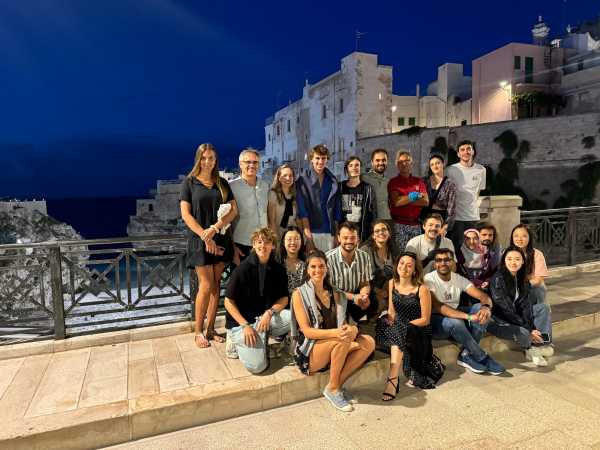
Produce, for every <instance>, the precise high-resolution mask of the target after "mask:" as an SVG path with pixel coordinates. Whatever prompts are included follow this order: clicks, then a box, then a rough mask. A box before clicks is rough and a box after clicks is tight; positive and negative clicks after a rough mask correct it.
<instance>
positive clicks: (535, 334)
mask: <svg viewBox="0 0 600 450" xmlns="http://www.w3.org/2000/svg"><path fill="white" fill-rule="evenodd" d="M530 336H531V340H532V341H533V342H534V343H536V344H543V343H544V340H543V339H542V333H540V332H539V331H538V330H531V334H530Z"/></svg>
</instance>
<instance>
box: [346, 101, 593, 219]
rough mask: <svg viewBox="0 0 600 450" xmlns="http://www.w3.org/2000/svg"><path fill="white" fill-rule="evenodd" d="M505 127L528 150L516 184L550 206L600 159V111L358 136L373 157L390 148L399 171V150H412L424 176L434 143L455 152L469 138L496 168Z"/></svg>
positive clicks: (360, 148) (363, 153) (362, 152)
mask: <svg viewBox="0 0 600 450" xmlns="http://www.w3.org/2000/svg"><path fill="white" fill-rule="evenodd" d="M506 132H509V133H512V134H514V137H515V138H516V142H515V143H516V145H517V147H518V148H522V147H526V148H528V150H529V152H528V154H527V155H526V156H525V157H524V158H523V159H522V161H521V162H520V163H519V178H518V180H517V185H518V186H519V187H521V188H522V189H523V190H524V191H525V192H526V193H527V195H528V197H529V198H530V199H539V200H543V201H544V202H545V203H546V204H547V206H548V207H552V206H553V205H554V202H555V201H556V200H557V199H558V198H559V197H560V196H561V195H562V194H563V191H562V190H561V186H560V185H561V183H563V182H564V181H567V180H569V179H573V178H576V177H577V170H578V169H579V168H580V167H581V166H582V165H583V164H584V163H585V162H587V161H590V160H593V159H594V158H599V159H600V113H589V114H579V115H572V116H560V117H548V118H538V119H526V120H515V121H506V122H496V123H490V124H480V125H467V126H462V127H453V128H446V127H444V128H432V129H422V130H420V132H417V133H415V134H413V135H408V134H406V133H404V134H401V133H393V134H388V135H383V136H374V137H369V138H364V139H361V140H359V141H358V145H357V153H358V155H359V156H360V157H361V158H362V159H363V161H365V162H368V161H369V158H370V153H371V151H372V150H374V149H375V148H380V147H382V148H385V149H387V150H388V151H389V152H390V153H391V155H392V156H391V159H392V161H391V164H390V166H389V167H388V172H389V174H390V175H395V173H396V169H395V167H394V164H393V158H394V155H395V153H396V152H397V150H399V149H406V150H408V151H410V152H411V154H412V155H413V159H414V173H415V174H416V175H423V174H425V173H426V172H427V161H428V158H429V154H430V153H431V150H432V148H436V147H438V148H439V147H440V146H441V147H443V146H444V145H446V146H448V147H449V148H450V151H454V148H455V147H456V144H457V143H458V142H460V141H461V140H463V139H469V140H472V141H474V142H475V145H476V149H477V161H478V162H479V163H481V164H484V165H486V166H489V167H490V168H491V169H492V170H493V171H494V172H495V173H497V172H498V165H499V163H500V162H501V161H502V159H503V158H505V154H504V153H503V151H502V147H501V145H500V143H499V142H495V141H494V140H495V139H496V140H497V139H498V138H499V137H500V136H501V135H502V134H503V133H506ZM440 144H441V145H440ZM518 148H517V149H516V150H515V152H514V154H513V155H512V157H513V158H514V157H515V156H516V153H518Z"/></svg>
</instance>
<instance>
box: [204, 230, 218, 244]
mask: <svg viewBox="0 0 600 450" xmlns="http://www.w3.org/2000/svg"><path fill="white" fill-rule="evenodd" d="M215 234H217V232H216V231H215V229H214V228H211V227H207V228H205V229H204V230H203V231H202V233H200V239H202V240H203V241H204V242H206V240H207V239H212V238H214V237H215Z"/></svg>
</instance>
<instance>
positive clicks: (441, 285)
mask: <svg viewBox="0 0 600 450" xmlns="http://www.w3.org/2000/svg"><path fill="white" fill-rule="evenodd" d="M425 284H426V285H427V287H428V288H429V289H430V290H431V292H433V295H435V298H437V299H438V300H439V301H440V302H442V303H445V304H446V305H448V306H451V307H453V308H455V309H456V308H457V307H458V304H459V303H460V294H461V293H462V292H464V291H466V290H467V289H469V288H470V287H471V286H473V283H471V282H470V281H469V280H467V279H466V278H465V277H463V276H460V275H459V274H457V273H454V272H451V275H450V281H444V280H442V279H441V278H440V276H439V275H438V273H437V271H436V272H431V273H428V274H427V275H425Z"/></svg>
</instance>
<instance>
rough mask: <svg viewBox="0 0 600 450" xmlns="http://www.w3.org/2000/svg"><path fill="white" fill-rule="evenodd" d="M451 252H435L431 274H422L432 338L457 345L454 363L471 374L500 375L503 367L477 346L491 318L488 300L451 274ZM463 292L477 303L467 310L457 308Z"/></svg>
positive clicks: (458, 276) (441, 250) (445, 250)
mask: <svg viewBox="0 0 600 450" xmlns="http://www.w3.org/2000/svg"><path fill="white" fill-rule="evenodd" d="M453 259H454V252H452V250H449V249H447V248H439V249H437V250H436V251H435V256H434V259H433V261H434V264H433V265H434V267H435V272H431V273H428V274H427V275H425V284H426V285H427V287H428V288H429V289H430V291H431V331H432V334H433V338H434V339H448V338H449V337H452V339H453V340H454V341H456V342H458V344H459V345H460V346H461V349H460V353H459V355H458V360H457V364H458V365H459V366H462V367H465V368H467V369H469V370H470V371H472V372H474V373H485V372H487V373H490V374H492V375H500V374H501V373H502V372H504V367H502V365H500V364H499V363H498V362H496V361H495V360H494V359H492V358H491V357H490V356H489V355H488V354H487V353H486V352H485V351H483V350H482V349H481V347H480V346H479V341H480V340H481V338H482V337H483V335H484V334H485V331H486V328H487V324H488V322H489V320H490V317H491V315H492V306H493V305H492V300H491V299H490V298H489V297H488V295H487V294H485V293H484V292H483V291H481V290H479V289H477V288H476V287H475V286H473V283H471V282H470V281H469V280H467V279H466V278H464V277H462V276H460V275H458V274H456V273H454V272H452V270H451V269H450V265H451V264H452V261H453ZM463 292H466V293H467V294H468V295H470V296H471V297H473V298H475V299H476V300H478V301H479V303H475V304H474V305H473V306H470V307H463V306H459V302H460V294H461V293H463Z"/></svg>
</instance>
